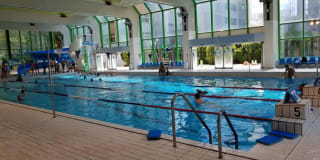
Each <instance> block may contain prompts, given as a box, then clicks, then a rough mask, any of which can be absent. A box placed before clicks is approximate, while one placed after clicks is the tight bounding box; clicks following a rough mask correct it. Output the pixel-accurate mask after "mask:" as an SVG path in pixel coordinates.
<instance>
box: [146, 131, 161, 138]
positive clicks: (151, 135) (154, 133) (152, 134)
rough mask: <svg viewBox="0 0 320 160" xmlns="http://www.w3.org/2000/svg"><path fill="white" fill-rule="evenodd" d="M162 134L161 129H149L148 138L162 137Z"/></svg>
mask: <svg viewBox="0 0 320 160" xmlns="http://www.w3.org/2000/svg"><path fill="white" fill-rule="evenodd" d="M160 136H161V131H160V130H156V129H155V130H150V131H149V133H148V135H147V138H148V139H160Z"/></svg>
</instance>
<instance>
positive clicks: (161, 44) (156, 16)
mask: <svg viewBox="0 0 320 160" xmlns="http://www.w3.org/2000/svg"><path fill="white" fill-rule="evenodd" d="M144 7H145V8H146V9H147V10H148V13H145V12H144V11H143V10H141V8H142V7H141V6H139V7H138V6H134V8H135V10H136V12H137V14H138V15H139V16H140V31H141V32H142V33H141V48H142V53H141V54H142V56H141V57H142V63H150V62H168V61H180V60H181V59H182V43H183V38H182V36H181V35H183V27H182V17H181V14H180V12H181V11H180V9H179V8H175V7H173V6H169V5H163V4H157V3H153V2H146V3H145V4H144ZM139 9H140V10H139Z"/></svg>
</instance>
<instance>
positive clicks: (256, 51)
mask: <svg viewBox="0 0 320 160" xmlns="http://www.w3.org/2000/svg"><path fill="white" fill-rule="evenodd" d="M261 47H262V46H261V43H242V44H234V45H233V63H234V64H242V63H243V62H244V61H248V62H251V60H257V62H258V63H261V49H262V48H261Z"/></svg>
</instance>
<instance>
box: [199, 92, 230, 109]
mask: <svg viewBox="0 0 320 160" xmlns="http://www.w3.org/2000/svg"><path fill="white" fill-rule="evenodd" d="M207 93H208V92H207V91H201V90H199V89H197V93H196V94H195V95H194V98H195V101H196V104H197V105H199V104H205V105H206V107H212V108H220V109H222V110H232V108H230V107H226V106H222V105H217V104H215V103H213V102H205V101H204V100H203V99H201V98H200V97H201V95H203V94H207Z"/></svg>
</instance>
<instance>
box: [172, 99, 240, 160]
mask: <svg viewBox="0 0 320 160" xmlns="http://www.w3.org/2000/svg"><path fill="white" fill-rule="evenodd" d="M178 96H181V97H182V98H183V99H184V100H185V101H186V102H187V104H188V105H189V107H190V108H191V109H192V111H193V112H194V113H195V115H196V116H197V118H198V119H199V120H200V122H201V123H202V125H203V126H204V127H205V128H206V129H207V131H208V133H209V143H210V144H212V134H211V131H210V129H209V127H208V126H207V124H206V123H205V122H204V121H203V119H202V118H201V117H200V115H199V114H198V112H197V111H196V110H195V109H194V107H193V106H192V104H191V103H190V101H189V100H188V99H187V97H186V96H185V95H184V94H183V93H177V94H175V95H174V96H173V97H172V100H171V117H172V137H173V147H176V146H177V145H176V122H175V114H174V110H175V109H174V102H175V100H176V98H177V97H178ZM222 115H223V116H224V117H225V119H226V120H227V123H228V125H229V127H230V128H231V130H232V132H233V135H234V139H235V149H239V142H238V134H237V132H236V130H235V129H234V127H233V125H232V123H231V121H230V119H229V117H228V115H227V113H226V112H225V111H223V110H222V111H220V112H219V114H218V118H217V128H218V151H219V159H221V158H222V157H223V156H222V138H221V116H222Z"/></svg>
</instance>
